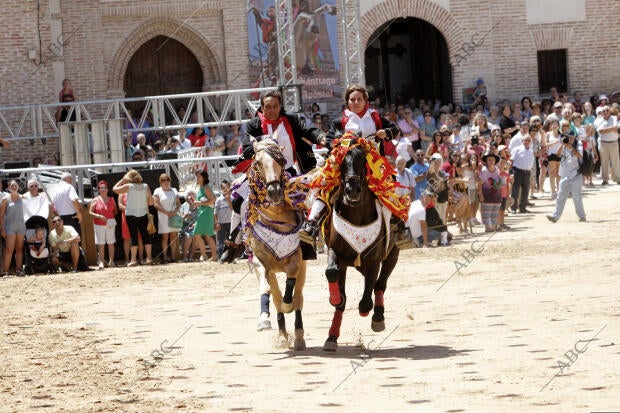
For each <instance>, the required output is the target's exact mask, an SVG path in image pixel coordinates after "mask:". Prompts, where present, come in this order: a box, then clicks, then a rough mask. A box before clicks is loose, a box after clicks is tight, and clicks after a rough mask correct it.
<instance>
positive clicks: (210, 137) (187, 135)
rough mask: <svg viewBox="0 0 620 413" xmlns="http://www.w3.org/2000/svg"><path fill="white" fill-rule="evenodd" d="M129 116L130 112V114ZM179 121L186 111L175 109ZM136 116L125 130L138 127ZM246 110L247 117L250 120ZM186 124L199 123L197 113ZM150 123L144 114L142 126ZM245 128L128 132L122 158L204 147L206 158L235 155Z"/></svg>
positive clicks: (152, 156) (149, 116) (144, 157)
mask: <svg viewBox="0 0 620 413" xmlns="http://www.w3.org/2000/svg"><path fill="white" fill-rule="evenodd" d="M129 115H130V116H133V115H132V112H131V111H129ZM177 115H178V117H179V119H184V116H185V108H184V107H183V106H180V107H179V108H178V109H177ZM141 116H142V114H141V113H139V116H138V117H136V119H132V121H130V120H127V121H126V122H125V128H126V129H127V130H128V129H132V122H133V123H134V124H137V123H138V121H137V119H140V118H141ZM250 116H251V114H250V112H249V111H246V117H248V118H249V117H250ZM188 122H189V123H198V119H197V116H196V112H192V115H191V116H190V120H189V121H188ZM151 124H152V114H151V113H150V112H148V113H146V114H145V120H144V125H143V126H144V127H145V128H147V127H150V125H151ZM244 131H245V126H244V125H227V126H210V127H207V128H204V127H194V128H185V127H182V126H179V127H178V128H176V129H171V130H168V131H157V132H154V131H146V132H131V131H129V132H127V134H126V136H125V138H124V141H123V143H124V146H125V159H126V160H127V161H128V162H129V161H134V162H140V161H145V160H152V159H156V157H157V155H158V154H163V153H178V152H180V151H183V150H187V149H190V148H205V155H206V156H222V155H237V154H238V151H239V147H240V146H241V139H242V135H243V133H244Z"/></svg>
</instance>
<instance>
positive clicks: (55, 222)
mask: <svg viewBox="0 0 620 413" xmlns="http://www.w3.org/2000/svg"><path fill="white" fill-rule="evenodd" d="M60 221H62V219H53V220H52V222H53V223H54V224H58V223H59V222H60Z"/></svg>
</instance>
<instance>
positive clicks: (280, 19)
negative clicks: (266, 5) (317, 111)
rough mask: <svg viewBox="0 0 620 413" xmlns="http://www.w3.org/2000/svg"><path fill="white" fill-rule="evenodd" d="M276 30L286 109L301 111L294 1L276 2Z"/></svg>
mask: <svg viewBox="0 0 620 413" xmlns="http://www.w3.org/2000/svg"><path fill="white" fill-rule="evenodd" d="M276 10H277V13H276V28H277V31H278V77H279V79H278V80H279V82H280V86H281V87H282V95H283V96H282V97H283V99H284V102H282V103H283V106H284V109H285V110H287V111H291V112H299V111H301V92H300V89H299V87H298V84H297V60H296V56H295V33H294V24H295V22H294V21H293V1H292V0H276Z"/></svg>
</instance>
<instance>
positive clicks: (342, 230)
mask: <svg viewBox="0 0 620 413" xmlns="http://www.w3.org/2000/svg"><path fill="white" fill-rule="evenodd" d="M375 206H376V208H377V219H376V220H375V221H374V222H371V223H370V224H368V225H364V226H357V225H353V224H352V223H350V222H349V221H347V220H346V219H345V218H343V217H341V216H340V215H339V214H338V212H337V211H336V209H334V210H333V213H332V223H333V225H334V229H335V230H336V232H337V233H338V234H340V236H341V237H342V238H344V240H345V241H346V242H347V243H348V244H349V245H350V246H351V248H353V250H354V251H355V252H356V253H357V257H356V258H355V262H354V263H353V264H354V265H355V266H359V265H360V264H361V257H360V254H361V253H362V252H364V251H365V250H366V249H367V248H368V247H369V246H370V245H372V244H373V243H374V242H375V241H376V240H377V238H378V237H379V234H380V233H381V220H382V218H383V220H385V223H386V234H389V232H390V231H389V228H390V227H389V219H390V215H391V213H390V211H388V210H387V209H386V208H383V207H382V206H381V203H380V202H379V201H375ZM385 245H386V247H387V245H388V242H387V240H386V244H385Z"/></svg>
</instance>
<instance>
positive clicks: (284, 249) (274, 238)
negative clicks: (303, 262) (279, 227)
mask: <svg viewBox="0 0 620 413" xmlns="http://www.w3.org/2000/svg"><path fill="white" fill-rule="evenodd" d="M299 222H300V223H299V224H298V225H297V226H296V227H295V228H293V230H292V231H290V232H279V231H276V230H275V229H273V228H271V227H269V226H267V225H265V224H264V223H262V222H261V221H257V222H256V224H254V225H253V226H252V235H254V237H256V239H258V240H259V241H261V242H262V243H263V244H265V246H266V247H267V248H268V249H269V251H271V253H272V254H273V256H274V257H276V259H277V260H278V261H279V260H283V259H285V258H288V257H290V256H291V255H293V254H294V253H295V251H297V248H298V247H299V228H300V227H301V220H299Z"/></svg>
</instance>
